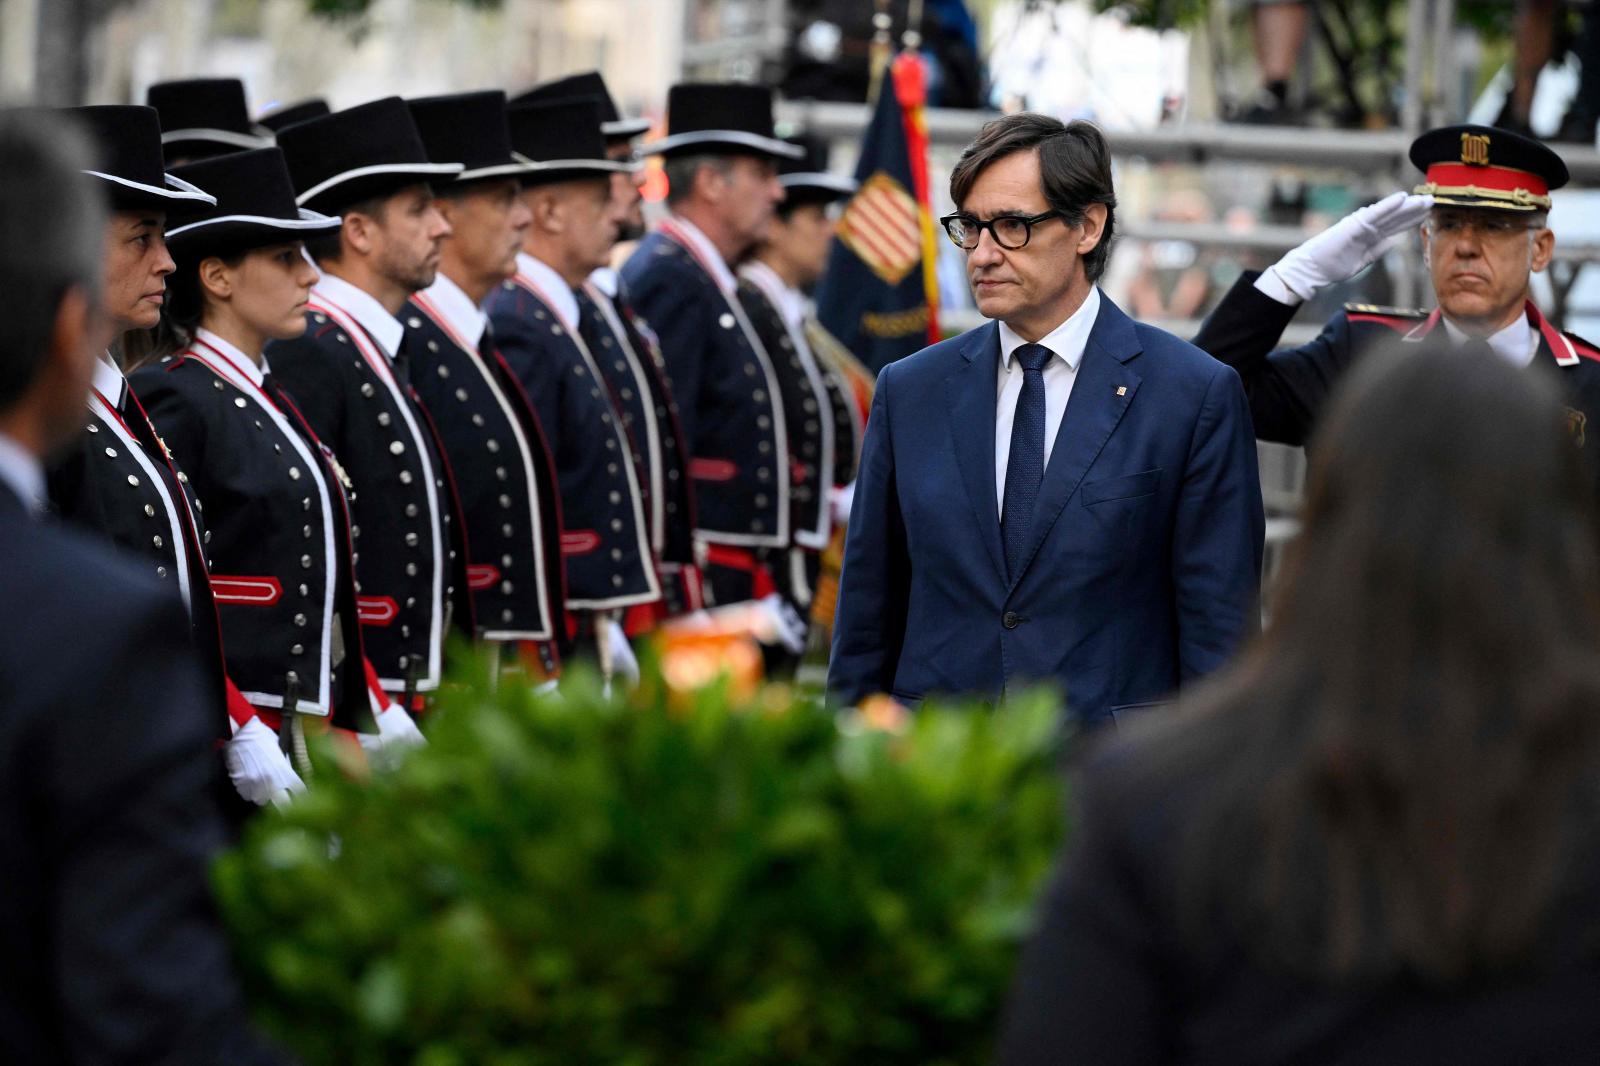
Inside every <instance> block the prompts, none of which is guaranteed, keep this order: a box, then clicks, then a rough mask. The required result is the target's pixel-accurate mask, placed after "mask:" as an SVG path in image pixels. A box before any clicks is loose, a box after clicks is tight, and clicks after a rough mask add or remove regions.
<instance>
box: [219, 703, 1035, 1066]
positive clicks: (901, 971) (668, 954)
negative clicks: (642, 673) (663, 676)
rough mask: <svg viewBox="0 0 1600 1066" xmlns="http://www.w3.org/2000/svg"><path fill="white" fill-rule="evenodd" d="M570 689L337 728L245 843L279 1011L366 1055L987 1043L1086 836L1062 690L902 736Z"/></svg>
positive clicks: (327, 1052) (808, 1052)
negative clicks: (407, 748) (1062, 855)
mask: <svg viewBox="0 0 1600 1066" xmlns="http://www.w3.org/2000/svg"><path fill="white" fill-rule="evenodd" d="M565 688H566V691H565V695H564V697H562V698H554V699H551V698H536V697H533V696H531V695H530V694H529V693H528V692H527V691H526V690H525V689H522V688H519V687H511V686H503V687H502V688H501V689H500V691H498V692H492V691H489V690H488V689H487V687H486V686H482V685H472V684H458V685H457V686H456V687H455V688H454V689H453V690H452V691H451V692H450V693H449V694H448V695H447V696H446V697H445V698H444V699H443V701H442V706H441V709H440V710H439V712H437V713H436V714H435V715H434V716H433V717H432V719H431V720H430V721H429V722H428V723H427V732H428V735H429V740H430V744H429V746H428V747H427V748H426V749H425V750H423V751H421V752H419V753H418V754H417V755H415V756H414V757H412V758H411V759H410V760H409V761H408V762H407V763H406V764H405V765H404V766H402V767H401V768H400V769H399V770H398V771H396V772H394V773H392V774H386V775H380V776H379V777H377V778H375V779H373V780H370V781H360V780H357V779H353V778H351V777H349V776H348V775H345V774H342V773H340V772H339V771H338V770H337V769H336V768H335V767H333V766H332V765H330V764H328V763H327V760H328V758H329V757H330V756H329V754H328V749H326V748H325V749H323V753H322V754H323V760H324V765H323V766H322V767H321V768H320V769H319V772H318V774H317V776H316V778H315V782H314V786H313V790H312V792H311V793H310V794H309V795H307V796H306V797H304V798H302V799H300V800H299V801H297V802H296V803H295V805H294V806H293V807H292V808H290V809H289V810H287V811H285V812H274V813H269V814H265V815H263V816H261V817H260V818H258V819H257V820H256V822H255V824H254V825H253V826H252V827H251V830H250V832H249V833H248V834H247V836H246V838H245V841H244V843H243V845H242V846H241V847H240V849H239V850H237V851H234V852H232V853H230V854H228V855H226V856H224V857H223V858H222V859H221V860H220V861H219V864H218V867H217V870H216V883H217V887H218V893H219V898H220V900H221V903H222V906H223V910H224V913H225V915H226V917H227V920H228V922H229V924H230V925H231V927H232V930H233V933H234V936H235V945H236V951H237V953H238V957H239V962H240V966H241V968H242V969H243V971H244V973H245V977H246V981H247V985H248V987H249V991H250V994H251V995H252V997H253V1002H254V1004H255V1005H256V1009H257V1014H258V1017H259V1018H260V1019H261V1020H262V1022H263V1023H264V1024H265V1025H266V1026H267V1027H268V1028H269V1029H270V1030H271V1031H273V1032H274V1033H276V1034H278V1035H279V1036H280V1037H281V1038H283V1039H284V1040H285V1041H286V1042H287V1043H288V1044H289V1045H290V1046H292V1047H293V1048H295V1049H296V1050H298V1051H299V1053H300V1054H302V1055H303V1056H304V1057H305V1058H306V1060H307V1062H308V1063H311V1064H322V1063H328V1064H333V1063H338V1064H340V1066H356V1064H365V1063H373V1064H379V1063H381V1064H384V1066H393V1064H401V1063H415V1064H426V1066H447V1064H452V1066H453V1064H461V1066H469V1064H470V1066H494V1064H510V1063H516V1064H518V1066H533V1064H542V1063H551V1064H556V1063H560V1064H563V1066H573V1064H579V1063H607V1064H619V1066H654V1064H663V1066H665V1064H669V1063H670V1064H696V1066H700V1064H710V1066H716V1064H721V1063H741V1064H742V1063H761V1062H774V1063H777V1062H783V1063H797V1062H804V1063H816V1064H827V1063H852V1064H864V1063H873V1064H884V1063H908V1064H909V1063H916V1064H918V1066H926V1064H930V1063H976V1062H980V1061H983V1060H985V1059H986V1058H987V1055H988V1051H989V1048H990V1045H991V1041H992V1038H993V1035H994V1027H995V1023H996V1018H997V1014H998V1010H999V1007H1000V1004H1001V1002H1002V1001H1003V999H1004V996H1005V994H1006V990H1007V987H1008V984H1009V981H1010V974H1011V969H1012V967H1013V965H1014V962H1015V957H1016V949H1017V946H1018V944H1019V940H1020V938H1021V937H1022V935H1023V934H1024V933H1025V930H1026V925H1027V921H1028V912H1029V908H1030V905H1031V902H1032V900H1033V898H1034V896H1035V893H1036V892H1037V890H1038V888H1039V887H1040V883H1041V881H1042V878H1043V876H1044V874H1045V873H1046V871H1047V868H1048V866H1049V864H1050V862H1051V859H1052V857H1053V855H1054V852H1055V848H1056V846H1057V843H1058V841H1059V839H1060V835H1061V832H1062V829H1063V826H1062V819H1063V814H1062V812H1063V808H1062V788H1061V781H1060V777H1059V763H1058V750H1059V738H1058V737H1057V722H1058V717H1059V716H1058V711H1057V710H1056V708H1055V705H1054V701H1053V700H1051V699H1050V698H1048V697H1045V696H1035V697H1028V698H1025V699H1019V700H1014V701H1012V702H1011V703H1010V704H1009V705H1008V706H1007V707H1006V708H1005V709H1003V710H999V711H990V710H984V709H981V708H974V707H969V708H950V709H941V708H929V709H925V710H923V711H921V712H920V713H918V714H917V715H916V716H915V718H914V719H912V721H911V722H910V723H909V725H908V727H907V728H906V729H905V730H904V731H902V732H899V733H884V732H880V731H876V730H870V729H865V728H862V727H860V726H859V725H858V724H855V723H853V722H852V721H851V720H849V719H843V720H841V719H837V718H836V717H835V716H834V715H832V714H831V713H828V712H826V711H824V710H822V709H821V708H819V707H817V706H815V705H811V704H795V705H793V706H786V703H787V700H788V697H787V695H786V694H785V692H784V691H783V690H781V689H768V690H765V691H764V692H763V693H761V694H760V695H759V696H758V697H757V703H756V705H754V706H748V707H733V706H729V704H728V700H727V698H726V697H725V695H724V693H723V691H722V690H720V689H711V690H706V691H703V692H701V693H698V694H696V695H695V696H694V697H692V698H689V699H682V698H676V697H674V698H669V697H668V695H667V694H666V693H665V690H664V689H663V687H662V685H661V684H660V683H659V675H658V674H657V675H653V676H652V678H650V679H647V683H646V685H645V689H644V691H645V693H646V694H644V695H636V696H634V697H631V698H630V699H628V700H626V701H610V700H606V699H602V698H601V697H600V696H599V694H598V693H597V691H596V689H595V687H594V685H593V684H592V683H591V682H589V681H588V680H585V679H583V678H578V679H576V680H574V681H572V682H569V683H567V684H566V686H565ZM652 693H653V695H652Z"/></svg>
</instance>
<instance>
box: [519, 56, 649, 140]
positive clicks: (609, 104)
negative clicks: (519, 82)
mask: <svg viewBox="0 0 1600 1066" xmlns="http://www.w3.org/2000/svg"><path fill="white" fill-rule="evenodd" d="M581 96H592V97H594V98H595V99H596V100H598V101H599V102H600V132H601V133H603V134H605V135H606V140H608V141H625V140H629V139H630V138H633V137H637V136H639V135H640V134H641V133H647V132H649V130H650V120H649V119H647V118H623V117H622V112H620V111H618V110H617V102H616V101H615V100H614V99H612V98H611V91H610V90H609V89H607V88H606V81H605V79H604V78H602V77H601V76H600V72H599V71H598V70H588V71H584V72H583V73H582V74H571V75H568V76H567V77H565V78H557V79H556V80H555V81H547V82H545V83H544V84H542V85H536V86H534V87H533V88H531V89H529V90H528V91H527V92H525V93H523V94H522V95H521V96H517V97H513V98H512V100H511V103H512V106H516V105H517V104H534V103H544V102H548V101H551V100H570V99H572V98H574V97H581Z"/></svg>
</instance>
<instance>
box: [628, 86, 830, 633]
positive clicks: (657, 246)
mask: <svg viewBox="0 0 1600 1066" xmlns="http://www.w3.org/2000/svg"><path fill="white" fill-rule="evenodd" d="M667 120H668V135H667V136H666V138H664V139H663V140H661V141H658V142H656V143H655V144H653V145H647V146H646V148H645V150H646V151H649V152H651V153H653V154H659V155H662V156H664V157H665V166H666V174H667V180H668V192H667V200H668V204H669V205H670V207H671V209H672V214H671V216H670V217H668V218H667V219H666V220H665V221H664V222H663V223H662V224H661V228H660V229H658V230H657V231H656V232H655V233H652V234H651V235H650V236H648V237H646V238H645V239H644V240H643V241H641V242H640V244H639V247H638V249H637V250H636V251H635V252H634V253H633V256H632V258H630V259H629V260H628V262H627V264H626V265H625V266H624V267H623V270H622V278H623V282H624V284H625V285H626V286H627V290H628V293H629V295H630V296H631V297H632V299H633V302H634V306H635V307H636V308H638V310H639V311H640V313H642V314H643V315H644V317H645V318H646V319H648V320H649V322H650V323H651V324H652V325H653V326H654V327H655V329H656V332H657V335H658V337H659V339H660V343H661V354H662V358H663V359H664V360H665V362H666V368H667V378H668V383H669V384H670V386H671V388H672V392H673V395H674V396H675V397H676V398H677V402H678V411H679V416H680V420H681V422H682V424H683V432H684V437H685V439H686V440H687V442H688V445H689V448H690V453H691V458H690V460H689V472H690V475H691V477H692V478H693V479H694V483H695V484H694V491H695V509H696V515H697V520H698V522H699V530H698V532H699V536H700V538H701V539H702V540H703V541H705V542H706V544H707V545H708V552H707V565H706V574H707V577H708V579H709V583H710V586H711V590H712V594H713V596H714V598H715V599H716V601H717V602H719V603H724V604H726V603H733V602H737V601H741V600H750V599H761V600H764V601H765V602H766V603H767V604H768V606H769V608H770V609H771V610H772V611H773V614H774V620H775V621H779V620H781V621H782V623H783V624H782V625H781V626H780V631H781V632H782V635H783V638H784V641H785V643H787V644H789V645H790V646H791V648H792V649H793V650H795V651H799V650H800V649H801V647H803V641H804V626H803V625H802V624H800V622H799V619H798V618H797V617H794V615H793V612H792V611H785V610H783V609H782V608H781V600H779V599H778V598H777V585H776V583H775V582H774V580H773V576H772V574H771V573H770V572H769V571H768V570H767V568H766V566H765V564H764V562H763V561H762V559H761V558H760V556H759V555H758V554H757V553H759V552H761V551H763V550H769V549H777V550H779V551H782V550H784V549H787V548H788V547H789V543H790V523H789V481H790V457H789V438H788V431H787V427H786V426H785V423H784V412H783V401H782V392H781V389H780V385H779V379H778V376H777V371H776V368H775V367H774V365H773V363H772V360H771V358H769V355H768V352H767V350H766V348H765V346H763V345H762V343H761V340H760V338H759V337H757V336H756V333H755V329H754V328H753V327H752V326H751V324H750V321H749V319H748V317H747V316H746V315H745V312H744V307H743V306H742V305H741V304H740V302H739V296H738V281H737V279H736V278H735V277H734V274H733V266H732V265H733V264H735V263H737V262H738V261H739V260H740V259H742V258H743V257H744V255H745V254H746V253H748V252H749V251H750V249H751V248H753V247H754V246H755V244H756V242H758V241H759V240H760V239H761V238H762V237H764V236H765V235H766V233H767V228H768V226H769V225H770V224H771V222H772V218H773V211H774V208H775V207H776V205H777V204H778V202H779V201H781V200H782V199H783V189H782V187H781V186H780V185H779V184H778V175H777V162H776V161H777V160H779V159H785V158H788V159H793V158H797V157H798V156H799V155H800V154H801V153H800V150H799V149H797V148H795V147H794V146H793V145H790V144H788V143H786V142H784V141H780V140H778V139H777V138H776V137H774V136H773V132H772V93H771V90H769V89H766V88H763V87H760V86H755V85H733V84H696V83H691V84H684V85H675V86H673V88H672V90H671V92H670V94H669V96H668V102H667ZM769 597H770V598H769ZM785 616H786V617H785Z"/></svg>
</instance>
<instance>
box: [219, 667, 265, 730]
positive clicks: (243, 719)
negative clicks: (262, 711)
mask: <svg viewBox="0 0 1600 1066" xmlns="http://www.w3.org/2000/svg"><path fill="white" fill-rule="evenodd" d="M222 684H223V687H224V689H225V691H226V693H227V696H226V699H227V705H228V717H229V718H231V719H233V724H234V725H237V726H243V725H246V724H248V723H249V721H250V719H252V718H256V717H259V715H258V713H257V711H256V709H255V708H254V707H252V706H251V705H250V701H249V700H247V699H245V698H244V693H243V692H240V691H239V686H238V685H235V684H234V683H233V678H231V677H224V678H223V679H222Z"/></svg>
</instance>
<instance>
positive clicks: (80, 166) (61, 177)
mask: <svg viewBox="0 0 1600 1066" xmlns="http://www.w3.org/2000/svg"><path fill="white" fill-rule="evenodd" d="M89 165H90V153H89V146H88V142H87V140H86V139H85V137H84V135H83V134H82V132H81V131H80V130H79V129H78V128H77V127H76V126H75V125H74V124H72V123H71V122H69V120H68V119H67V118H66V117H65V116H61V115H54V116H47V115H45V114H44V113H42V112H39V111H32V110H27V111H24V110H17V111H0V292H4V293H5V294H6V306H7V308H8V310H9V314H8V315H7V316H6V328H5V329H4V330H3V331H0V411H5V410H9V409H10V408H11V407H12V406H13V405H14V404H15V403H16V402H17V400H18V399H19V398H20V397H21V396H22V395H23V393H25V392H27V391H28V388H29V387H30V386H31V385H32V384H33V380H34V378H35V377H36V376H37V375H38V373H39V367H40V366H41V365H42V364H43V362H44V358H45V354H46V353H47V352H48V351H49V348H50V336H51V334H52V332H53V331H54V330H55V323H56V312H57V310H58V309H59V308H60V306H61V298H62V297H63V296H64V295H65V294H66V293H67V291H68V290H69V289H71V288H73V287H79V288H82V289H84V290H85V291H86V292H87V293H88V294H89V297H90V301H89V302H90V305H91V306H93V305H95V304H97V303H98V302H99V300H98V294H99V291H100V255H101V242H102V241H103V240H104V235H105V203H104V200H103V197H102V195H101V193H100V192H99V189H98V188H97V185H96V183H95V182H94V180H93V179H91V178H89V177H86V176H85V175H84V173H83V171H84V169H85V168H87V167H88V166H89Z"/></svg>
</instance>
